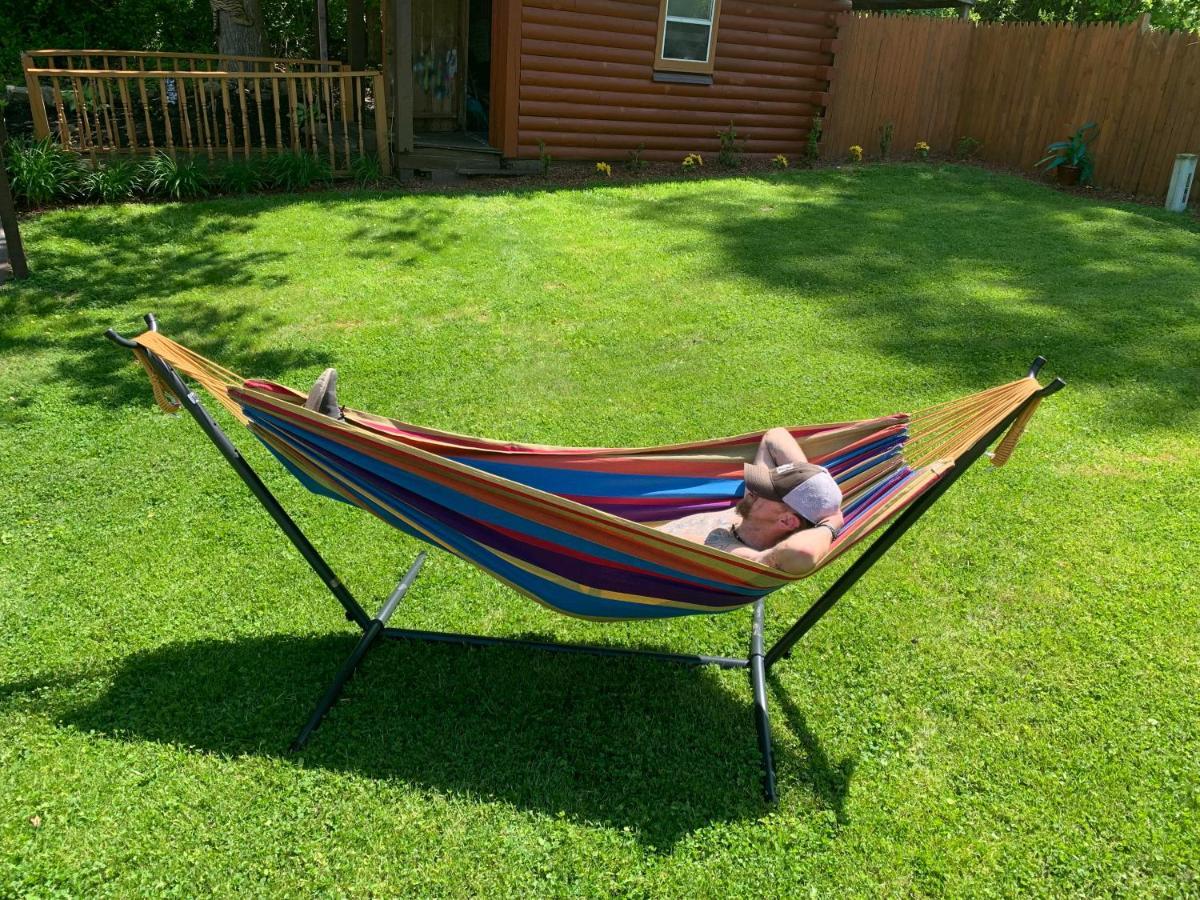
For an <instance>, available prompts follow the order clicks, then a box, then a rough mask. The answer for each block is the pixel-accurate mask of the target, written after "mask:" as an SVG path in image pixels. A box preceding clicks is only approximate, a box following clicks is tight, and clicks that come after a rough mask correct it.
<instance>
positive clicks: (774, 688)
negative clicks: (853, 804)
mask: <svg viewBox="0 0 1200 900" xmlns="http://www.w3.org/2000/svg"><path fill="white" fill-rule="evenodd" d="M767 684H768V686H769V687H770V689H771V692H770V697H769V698H768V701H767V702H768V703H773V704H774V706H775V709H776V710H778V711H779V712H780V713H782V718H783V719H785V720H786V722H787V725H788V728H789V729H790V730H791V731H792V733H793V734H795V735H796V738H797V740H799V741H800V745H801V746H802V747H803V748H804V752H805V755H806V756H807V758H808V764H807V766H806V767H805V771H804V772H803V773H802V776H801V777H802V778H803V779H804V781H805V783H807V784H808V786H809V788H810V790H811V791H812V793H813V796H814V797H815V798H816V799H817V801H818V802H820V803H821V804H822V805H823V806H824V808H826V809H831V810H833V813H834V815H835V816H836V817H837V822H838V824H839V825H845V824H846V823H847V822H848V821H849V819H848V818H847V816H846V795H847V794H848V793H849V792H850V779H851V778H852V777H853V775H854V769H855V766H856V764H857V760H856V759H855V758H854V757H852V756H848V757H846V758H845V759H843V760H842V761H841V762H838V763H834V762H831V761H830V759H829V756H828V755H827V754H826V753H825V749H824V748H823V747H822V746H821V742H820V740H818V738H817V736H816V735H815V734H813V733H812V731H810V730H809V728H808V723H807V721H806V720H805V718H804V713H803V712H801V710H800V707H799V706H797V705H796V702H795V701H794V700H793V699H792V698H791V695H790V694H788V692H787V689H786V688H785V687H784V686H783V684H782V682H781V681H780V679H779V677H778V676H777V675H776V674H775V673H774V672H773V671H772V672H769V673H767ZM777 718H780V717H779V716H777Z"/></svg>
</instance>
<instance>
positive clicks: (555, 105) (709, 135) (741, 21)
mask: <svg viewBox="0 0 1200 900" xmlns="http://www.w3.org/2000/svg"><path fill="white" fill-rule="evenodd" d="M849 8H850V2H849V0H781V2H772V0H758V2H748V0H723V2H722V3H721V6H720V14H719V18H718V20H717V22H716V23H715V24H716V26H717V43H716V48H715V67H714V70H713V76H712V77H713V83H712V84H678V83H666V82H663V81H655V80H654V74H655V72H654V52H655V45H656V41H657V38H658V23H659V11H660V2H659V0H496V6H495V15H494V20H493V23H494V30H493V60H494V62H493V65H494V68H493V76H492V83H493V95H494V96H493V121H492V129H493V130H492V143H493V144H494V145H495V146H498V147H500V148H501V149H502V150H503V151H504V153H505V155H506V156H519V157H521V158H534V157H536V156H537V155H538V141H539V140H542V141H544V142H545V144H546V149H547V151H548V152H549V153H550V154H551V155H552V156H553V157H555V158H558V159H605V160H609V161H619V160H622V159H625V158H626V157H627V156H628V154H629V152H630V151H631V150H633V149H634V148H635V147H637V146H638V145H639V144H644V145H645V149H644V151H643V153H642V157H643V158H644V159H648V160H679V159H681V158H682V157H683V155H685V154H687V153H690V152H699V153H703V154H714V155H715V153H716V152H717V150H718V148H719V141H718V140H717V135H716V133H717V130H718V129H722V128H727V127H728V126H729V123H730V122H732V123H733V125H734V127H735V128H736V129H737V132H738V134H739V135H741V136H744V138H745V142H744V150H745V152H746V153H747V154H750V155H754V156H773V155H775V154H776V153H785V154H796V153H798V152H799V151H800V150H801V149H802V148H803V147H804V144H805V141H806V140H807V137H808V130H809V128H810V126H811V125H812V120H813V117H814V116H815V115H817V114H818V113H819V112H820V111H821V109H822V107H823V106H824V104H825V101H826V91H827V90H828V87H829V78H830V69H831V66H832V63H833V55H832V50H833V40H834V38H835V37H836V14H837V13H839V12H842V11H845V10H848V9H849Z"/></svg>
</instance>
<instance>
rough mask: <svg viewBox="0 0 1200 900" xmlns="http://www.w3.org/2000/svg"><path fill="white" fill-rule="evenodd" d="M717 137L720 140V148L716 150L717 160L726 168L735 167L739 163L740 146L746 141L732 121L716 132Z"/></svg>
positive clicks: (740, 157)
mask: <svg viewBox="0 0 1200 900" xmlns="http://www.w3.org/2000/svg"><path fill="white" fill-rule="evenodd" d="M717 139H718V140H719V141H720V142H721V149H720V150H718V151H717V162H718V163H719V164H720V165H722V166H724V167H725V168H727V169H736V168H737V167H738V166H739V165H741V161H742V148H744V147H745V145H746V142H745V140H744V139H743V138H742V137H741V136H739V135H738V133H737V131H736V130H735V129H734V127H733V122H730V123H729V127H728V128H725V129H722V130H720V131H718V132H717ZM739 141H740V143H739Z"/></svg>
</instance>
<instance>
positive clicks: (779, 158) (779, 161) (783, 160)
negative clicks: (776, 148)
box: [771, 153, 788, 169]
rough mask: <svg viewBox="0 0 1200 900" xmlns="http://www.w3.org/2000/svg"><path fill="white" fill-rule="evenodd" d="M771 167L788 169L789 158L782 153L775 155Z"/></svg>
mask: <svg viewBox="0 0 1200 900" xmlns="http://www.w3.org/2000/svg"><path fill="white" fill-rule="evenodd" d="M771 165H772V166H774V167H775V168H776V169H786V168H787V167H788V158H787V157H786V156H784V155H783V154H782V153H778V154H776V155H775V158H774V159H773V160H771Z"/></svg>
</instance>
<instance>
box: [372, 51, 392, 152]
mask: <svg viewBox="0 0 1200 900" xmlns="http://www.w3.org/2000/svg"><path fill="white" fill-rule="evenodd" d="M374 80H375V150H376V152H377V153H378V154H379V171H380V172H382V173H383V174H384V175H391V174H392V159H391V155H390V154H389V153H388V127H387V98H386V97H385V96H384V93H383V73H382V72H376V73H375V76H374Z"/></svg>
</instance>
